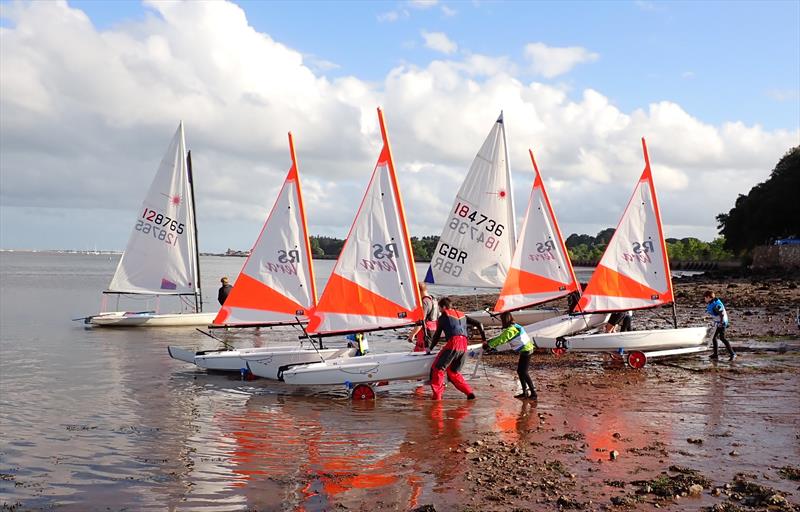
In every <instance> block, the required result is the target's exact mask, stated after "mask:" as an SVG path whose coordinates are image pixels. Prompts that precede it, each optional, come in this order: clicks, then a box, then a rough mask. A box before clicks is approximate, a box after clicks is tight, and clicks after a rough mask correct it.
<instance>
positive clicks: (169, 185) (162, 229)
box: [108, 123, 198, 295]
mask: <svg viewBox="0 0 800 512" xmlns="http://www.w3.org/2000/svg"><path fill="white" fill-rule="evenodd" d="M191 201H192V198H191V189H190V184H189V172H188V168H187V161H186V143H185V139H184V133H183V123H180V124H179V125H178V129H177V130H176V132H175V135H174V136H173V138H172V141H171V142H170V145H169V147H168V149H167V152H166V154H165V155H164V158H163V159H162V160H161V163H160V165H159V167H158V171H157V172H156V176H155V178H154V179H153V182H152V183H151V185H150V188H149V190H148V192H147V196H145V199H144V201H143V203H142V206H141V208H140V209H139V213H138V215H137V217H136V222H135V225H134V228H133V230H132V232H131V236H130V238H129V239H128V244H127V246H126V247H125V252H124V253H123V255H122V258H121V259H120V261H119V264H118V265H117V270H116V272H115V273H114V277H113V278H112V279H111V283H110V284H109V287H108V291H109V292H112V293H125V294H146V295H194V294H196V293H197V290H198V269H197V263H196V262H197V259H196V256H197V254H196V253H197V247H196V246H195V239H194V232H195V229H196V227H195V219H194V215H193V209H192V207H191V206H192V205H191Z"/></svg>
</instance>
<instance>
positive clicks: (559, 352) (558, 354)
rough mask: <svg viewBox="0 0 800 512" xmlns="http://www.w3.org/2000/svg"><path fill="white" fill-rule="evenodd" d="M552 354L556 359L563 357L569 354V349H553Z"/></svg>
mask: <svg viewBox="0 0 800 512" xmlns="http://www.w3.org/2000/svg"><path fill="white" fill-rule="evenodd" d="M550 352H552V353H553V355H554V356H556V357H561V356H563V355H564V354H566V353H567V349H565V348H561V347H558V348H551V349H550Z"/></svg>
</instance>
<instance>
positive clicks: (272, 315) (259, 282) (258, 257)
mask: <svg viewBox="0 0 800 512" xmlns="http://www.w3.org/2000/svg"><path fill="white" fill-rule="evenodd" d="M289 151H290V153H291V158H292V165H291V167H290V168H289V172H288V173H287V174H286V178H285V180H284V182H283V186H282V187H281V189H280V192H278V197H277V199H276V200H275V203H274V204H273V206H272V210H270V213H269V215H268V216H267V220H266V221H265V222H264V226H263V227H262V228H261V233H260V234H259V236H258V238H257V239H256V243H255V245H254V246H253V249H252V250H251V251H250V255H249V256H248V258H247V260H245V263H244V265H243V266H242V270H241V272H240V273H239V277H237V279H236V283H235V285H234V287H233V290H231V293H230V295H229V296H228V298H227V300H226V301H225V304H224V305H223V306H222V307H221V308H220V311H219V313H218V314H217V317H216V318H215V319H214V325H247V324H258V325H265V324H288V323H297V321H298V319H299V320H300V321H306V320H307V319H308V314H309V312H310V310H312V309H313V308H314V306H315V305H316V302H317V300H316V289H315V287H314V268H313V264H312V260H311V246H310V243H309V240H308V229H307V227H306V220H305V210H304V209H303V200H302V192H301V187H300V174H299V172H298V164H297V157H296V155H295V152H294V138H293V137H292V134H291V133H289Z"/></svg>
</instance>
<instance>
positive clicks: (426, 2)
mask: <svg viewBox="0 0 800 512" xmlns="http://www.w3.org/2000/svg"><path fill="white" fill-rule="evenodd" d="M438 3H439V0H409V2H408V4H409V5H410V6H411V7H413V8H415V9H423V10H424V9H430V8H431V7H433V6H435V5H436V4H438Z"/></svg>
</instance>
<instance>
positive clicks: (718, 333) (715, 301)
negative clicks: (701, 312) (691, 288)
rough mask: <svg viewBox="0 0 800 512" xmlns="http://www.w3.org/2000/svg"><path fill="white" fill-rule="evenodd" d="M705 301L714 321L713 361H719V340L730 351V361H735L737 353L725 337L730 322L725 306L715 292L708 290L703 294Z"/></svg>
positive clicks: (712, 339) (707, 311)
mask: <svg viewBox="0 0 800 512" xmlns="http://www.w3.org/2000/svg"><path fill="white" fill-rule="evenodd" d="M703 301H705V303H706V313H708V314H709V315H711V318H712V319H713V321H714V334H713V335H712V337H711V342H712V344H713V347H714V353H713V354H711V359H718V358H719V349H718V348H717V347H718V344H717V339H720V340H722V343H724V344H725V348H726V349H728V354H729V355H730V360H731V361H733V360H734V359H736V352H734V351H733V348H731V344H730V343H729V342H728V339H727V338H726V337H725V329H727V328H728V325H729V323H730V322H729V321H728V311H727V310H726V309H725V305H724V304H723V303H722V301H721V300H719V298H718V297H717V296H716V295H714V292H712V291H711V290H706V291H705V292H704V293H703Z"/></svg>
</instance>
